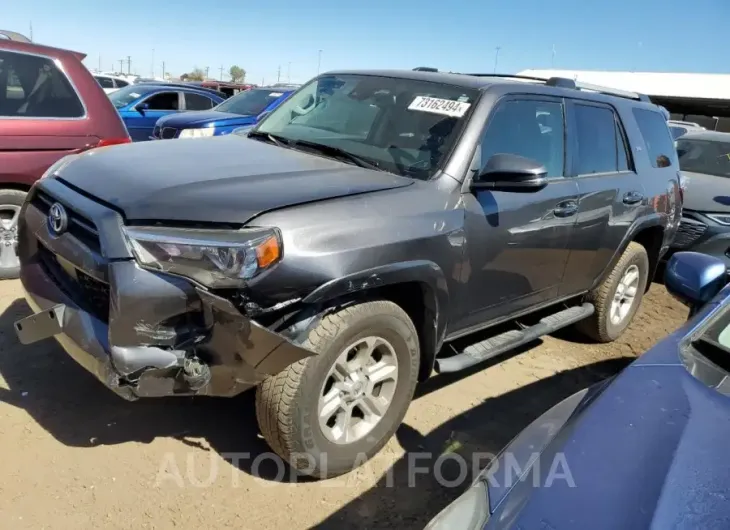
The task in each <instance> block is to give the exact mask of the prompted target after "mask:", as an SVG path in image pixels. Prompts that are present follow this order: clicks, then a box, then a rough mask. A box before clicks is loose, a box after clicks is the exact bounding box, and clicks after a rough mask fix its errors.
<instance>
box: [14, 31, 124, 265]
mask: <svg viewBox="0 0 730 530" xmlns="http://www.w3.org/2000/svg"><path fill="white" fill-rule="evenodd" d="M84 57H85V55H84V54H82V53H78V52H72V51H68V50H60V49H58V48H50V47H48V46H40V45H38V44H34V43H32V42H31V41H30V40H29V39H27V38H26V37H24V36H23V35H20V34H19V33H15V32H11V31H4V30H0V278H14V277H17V274H18V258H17V256H16V253H15V246H16V240H17V232H16V227H17V218H18V213H19V211H20V207H21V206H22V204H23V201H24V199H25V194H26V192H27V191H28V190H29V189H30V187H31V186H32V185H33V183H34V182H35V181H36V180H38V179H39V178H40V177H41V176H42V175H43V173H44V172H45V171H46V170H47V169H48V168H49V167H50V166H51V164H53V163H54V162H56V161H57V160H59V159H60V158H62V157H63V156H65V155H68V154H72V153H79V152H81V151H85V150H87V149H91V148H92V147H101V146H105V145H112V144H119V143H128V142H129V141H130V139H129V134H128V133H127V130H126V128H125V127H124V123H123V122H122V120H121V118H120V117H119V114H117V111H116V109H115V108H114V106H113V105H112V104H111V102H110V101H109V98H108V97H107V96H106V94H105V93H104V90H103V89H102V88H101V87H100V86H99V83H97V82H96V80H95V79H94V77H93V76H92V75H91V72H89V71H88V70H87V69H86V67H85V66H84V65H83V64H82V62H81V61H82V60H83V59H84Z"/></svg>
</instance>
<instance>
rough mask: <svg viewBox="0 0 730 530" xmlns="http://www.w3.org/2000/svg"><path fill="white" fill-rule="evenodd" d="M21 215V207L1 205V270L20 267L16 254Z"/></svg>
mask: <svg viewBox="0 0 730 530" xmlns="http://www.w3.org/2000/svg"><path fill="white" fill-rule="evenodd" d="M19 214H20V206H17V205H15V204H3V205H0V269H12V268H15V267H17V266H18V265H20V262H19V261H18V255H17V252H16V247H17V244H18V216H19Z"/></svg>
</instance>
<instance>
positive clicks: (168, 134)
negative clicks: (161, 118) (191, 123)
mask: <svg viewBox="0 0 730 530" xmlns="http://www.w3.org/2000/svg"><path fill="white" fill-rule="evenodd" d="M176 134H177V129H176V128H174V127H163V128H162V139H163V140H169V139H171V138H175V135H176Z"/></svg>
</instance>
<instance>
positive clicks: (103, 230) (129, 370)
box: [16, 180, 313, 399]
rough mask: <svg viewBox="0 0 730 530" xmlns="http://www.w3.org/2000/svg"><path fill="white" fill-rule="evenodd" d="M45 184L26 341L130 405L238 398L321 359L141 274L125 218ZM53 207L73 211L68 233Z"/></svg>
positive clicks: (31, 246) (215, 304) (23, 242)
mask: <svg viewBox="0 0 730 530" xmlns="http://www.w3.org/2000/svg"><path fill="white" fill-rule="evenodd" d="M40 184H41V185H39V186H37V189H34V192H33V195H32V198H31V200H30V202H29V203H27V204H26V205H25V206H24V207H23V209H22V211H21V219H20V223H19V243H18V254H19V257H20V260H21V272H20V279H21V282H22V284H23V287H24V289H25V293H26V299H27V301H28V304H29V305H30V306H31V308H32V310H33V311H34V312H35V314H34V315H31V316H29V317H26V318H25V319H23V320H20V321H18V322H17V323H16V333H17V335H18V338H19V339H20V341H21V342H23V343H26V344H27V343H31V342H36V341H38V340H42V339H44V338H48V337H51V336H53V337H55V338H56V340H57V341H58V342H59V344H60V345H61V346H62V347H63V348H64V349H65V350H66V352H68V354H69V355H70V356H71V357H72V358H74V359H75V360H76V361H77V362H78V363H79V364H81V365H82V366H83V367H84V368H86V369H87V370H88V371H89V372H91V373H92V374H94V375H95V376H96V377H97V378H98V379H99V380H100V381H101V382H103V383H104V384H105V385H106V386H107V387H109V388H110V389H112V390H113V391H115V392H116V393H117V394H119V395H121V396H122V397H124V398H126V399H136V398H138V397H153V396H168V395H211V396H232V395H236V394H238V393H240V392H242V391H244V390H246V389H248V388H250V387H252V386H254V385H256V384H257V383H259V382H261V381H262V380H263V379H264V378H265V377H266V376H268V375H270V374H276V373H278V372H280V371H281V370H283V369H285V368H286V367H287V366H289V365H290V364H292V363H295V362H297V361H299V360H301V359H304V358H306V357H309V356H311V355H313V353H312V352H310V351H309V350H306V349H304V348H302V347H300V346H298V345H296V344H294V343H292V342H290V341H289V340H287V339H286V338H284V337H283V336H281V335H279V334H277V333H274V332H272V331H270V330H269V329H267V328H265V327H262V326H260V325H259V324H257V323H256V322H254V321H252V320H250V319H248V318H246V317H245V316H244V315H243V314H241V312H240V311H239V310H238V309H237V308H236V307H235V306H234V305H233V304H232V303H231V302H230V301H229V300H228V299H226V298H223V297H220V296H217V295H215V294H213V293H211V292H209V291H206V290H204V289H201V288H199V287H196V286H195V285H194V284H193V283H192V282H189V281H187V280H185V279H184V278H180V277H176V276H171V275H167V274H163V273H157V272H153V271H149V270H145V269H142V268H140V267H139V266H137V264H136V262H135V261H134V260H133V259H132V257H131V254H130V253H129V250H128V248H127V247H126V243H125V242H124V238H123V235H122V226H121V218H120V217H119V216H118V214H116V213H115V212H113V211H111V210H109V209H107V208H105V207H103V206H101V205H99V204H98V203H96V202H94V201H91V200H90V199H88V198H86V197H84V196H82V195H80V194H78V193H76V192H74V191H73V190H71V189H69V188H67V187H65V186H63V185H62V184H61V183H59V182H58V181H55V180H44V181H42V182H41V183H40ZM54 202H58V203H60V204H61V205H63V206H64V207H65V209H66V210H67V211H68V212H69V223H68V225H69V228H68V230H67V231H65V232H64V233H62V234H55V233H52V230H51V228H50V227H49V223H48V209H49V208H50V205H51V204H53V203H54ZM80 212H83V215H82V214H81V213H80Z"/></svg>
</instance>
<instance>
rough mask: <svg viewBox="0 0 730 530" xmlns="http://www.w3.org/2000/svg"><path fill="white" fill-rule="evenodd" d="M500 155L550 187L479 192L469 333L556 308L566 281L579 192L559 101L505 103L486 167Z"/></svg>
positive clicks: (490, 125)
mask: <svg viewBox="0 0 730 530" xmlns="http://www.w3.org/2000/svg"><path fill="white" fill-rule="evenodd" d="M498 153H510V154H515V155H520V156H523V157H526V158H530V159H532V160H534V161H536V162H539V163H540V164H542V165H543V166H545V168H546V169H547V171H548V184H547V186H546V187H544V188H542V189H540V190H539V191H532V192H512V191H510V192H507V191H491V190H486V189H474V190H471V192H469V193H468V194H465V195H464V200H465V202H466V207H467V210H468V212H469V213H468V214H467V215H468V218H467V230H468V239H467V241H468V250H467V252H468V260H469V277H468V281H467V282H466V283H465V284H464V289H465V290H464V293H463V298H464V300H465V301H467V303H466V304H464V307H465V308H468V314H467V315H465V322H464V326H463V327H469V326H474V325H479V324H480V323H484V322H487V321H491V320H494V319H496V318H502V317H505V316H508V315H511V314H514V313H516V312H519V311H522V310H525V309H528V308H531V307H534V306H535V305H539V304H540V303H543V302H546V301H549V300H554V299H555V298H556V297H557V293H558V288H559V286H560V283H561V282H562V280H563V275H564V272H565V266H566V263H567V261H568V255H569V250H570V249H569V240H570V237H571V234H572V232H573V227H574V225H575V222H576V215H575V214H576V213H577V212H578V186H577V184H576V183H575V181H574V180H573V179H571V178H566V175H569V174H570V173H569V172H568V171H566V163H567V161H568V159H567V158H566V145H565V103H564V101H563V100H562V99H561V98H550V97H543V96H539V97H538V96H535V97H533V96H516V97H508V98H504V99H502V100H501V101H500V102H499V103H498V104H497V106H496V108H495V109H494V110H493V111H492V114H491V116H490V118H489V119H488V121H487V124H486V127H485V130H484V133H483V136H482V140H481V146H480V155H479V156H480V158H481V161H480V165H479V167H484V165H485V164H486V163H487V161H488V160H489V158H490V157H491V156H493V155H495V154H498Z"/></svg>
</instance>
